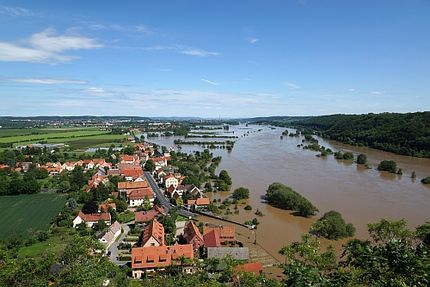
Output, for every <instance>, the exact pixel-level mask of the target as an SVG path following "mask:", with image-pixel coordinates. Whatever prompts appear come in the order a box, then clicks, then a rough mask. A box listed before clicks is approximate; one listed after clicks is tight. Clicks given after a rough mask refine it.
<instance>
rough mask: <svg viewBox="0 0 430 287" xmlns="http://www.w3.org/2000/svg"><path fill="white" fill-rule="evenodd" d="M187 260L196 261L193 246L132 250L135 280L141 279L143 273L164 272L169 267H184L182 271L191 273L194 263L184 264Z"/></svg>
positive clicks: (152, 247)
mask: <svg viewBox="0 0 430 287" xmlns="http://www.w3.org/2000/svg"><path fill="white" fill-rule="evenodd" d="M183 258H185V259H191V260H193V259H194V252H193V246H192V245H191V244H185V245H171V246H150V247H137V248H132V249H131V268H132V276H133V278H141V277H142V275H143V273H145V272H147V273H150V272H155V271H156V270H164V269H165V268H166V267H167V266H171V265H178V266H180V265H181V266H182V271H183V272H187V273H191V272H192V270H193V267H192V265H193V263H191V262H189V263H187V262H184V260H183Z"/></svg>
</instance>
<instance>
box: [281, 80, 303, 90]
mask: <svg viewBox="0 0 430 287" xmlns="http://www.w3.org/2000/svg"><path fill="white" fill-rule="evenodd" d="M283 84H284V85H285V86H287V87H288V89H289V90H291V91H294V90H299V89H301V87H300V86H299V85H297V84H294V83H291V82H283Z"/></svg>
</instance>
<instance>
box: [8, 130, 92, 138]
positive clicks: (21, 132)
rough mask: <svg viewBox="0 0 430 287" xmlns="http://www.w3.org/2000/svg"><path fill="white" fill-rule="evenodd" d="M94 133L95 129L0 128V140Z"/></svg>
mask: <svg viewBox="0 0 430 287" xmlns="http://www.w3.org/2000/svg"><path fill="white" fill-rule="evenodd" d="M82 130H87V131H91V130H92V131H95V130H99V129H97V128H84V129H83V128H44V129H4V128H0V138H2V137H14V136H26V135H41V134H48V133H51V134H53V133H64V132H72V131H82Z"/></svg>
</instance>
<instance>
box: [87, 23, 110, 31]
mask: <svg viewBox="0 0 430 287" xmlns="http://www.w3.org/2000/svg"><path fill="white" fill-rule="evenodd" d="M88 28H89V29H91V30H104V29H106V26H105V25H103V24H90V25H88Z"/></svg>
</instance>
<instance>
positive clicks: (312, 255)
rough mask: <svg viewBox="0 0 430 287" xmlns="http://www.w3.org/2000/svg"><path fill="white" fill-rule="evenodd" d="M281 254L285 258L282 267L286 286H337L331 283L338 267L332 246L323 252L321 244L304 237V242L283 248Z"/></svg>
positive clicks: (313, 239) (314, 239)
mask: <svg viewBox="0 0 430 287" xmlns="http://www.w3.org/2000/svg"><path fill="white" fill-rule="evenodd" d="M280 253H281V254H282V255H284V256H285V263H284V264H282V265H281V266H282V268H283V269H284V274H285V275H286V276H287V279H286V281H285V285H286V286H335V285H331V284H330V282H331V281H332V280H331V276H333V275H332V274H333V272H335V271H336V269H337V267H338V266H337V262H336V255H335V253H334V250H333V248H332V247H331V246H330V247H329V248H328V249H327V250H325V251H324V252H321V250H320V242H319V241H318V240H317V239H316V238H314V237H311V236H309V235H304V236H303V237H302V242H295V243H293V244H291V245H290V246H288V247H283V248H282V249H281V250H280Z"/></svg>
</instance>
